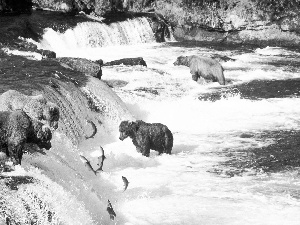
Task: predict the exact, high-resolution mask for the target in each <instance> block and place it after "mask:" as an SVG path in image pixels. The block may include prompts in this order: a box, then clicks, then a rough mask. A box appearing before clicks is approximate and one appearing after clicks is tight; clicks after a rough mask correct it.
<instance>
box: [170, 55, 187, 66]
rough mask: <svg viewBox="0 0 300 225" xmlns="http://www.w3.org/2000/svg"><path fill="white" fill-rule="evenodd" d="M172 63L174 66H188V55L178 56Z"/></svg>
mask: <svg viewBox="0 0 300 225" xmlns="http://www.w3.org/2000/svg"><path fill="white" fill-rule="evenodd" d="M173 64H174V66H180V65H183V66H189V59H188V56H179V57H178V58H177V59H176V61H175V62H174V63H173Z"/></svg>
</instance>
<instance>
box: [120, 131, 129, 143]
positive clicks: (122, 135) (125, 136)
mask: <svg viewBox="0 0 300 225" xmlns="http://www.w3.org/2000/svg"><path fill="white" fill-rule="evenodd" d="M125 138H127V135H126V134H125V132H121V131H120V137H119V139H120V140H121V141H123V140H124V139H125Z"/></svg>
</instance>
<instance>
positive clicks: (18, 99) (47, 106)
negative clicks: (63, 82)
mask: <svg viewBox="0 0 300 225" xmlns="http://www.w3.org/2000/svg"><path fill="white" fill-rule="evenodd" d="M18 109H20V110H23V111H24V112H25V113H26V114H27V115H28V116H29V117H30V118H31V119H32V120H38V121H40V122H41V123H43V124H46V125H49V126H50V127H51V128H53V129H57V128H58V120H59V109H58V107H57V106H56V105H55V104H54V103H52V102H48V101H47V100H46V98H44V97H43V95H36V96H28V95H24V94H22V93H20V92H18V91H15V90H9V91H6V92H4V93H3V94H2V95H1V96H0V111H14V110H18Z"/></svg>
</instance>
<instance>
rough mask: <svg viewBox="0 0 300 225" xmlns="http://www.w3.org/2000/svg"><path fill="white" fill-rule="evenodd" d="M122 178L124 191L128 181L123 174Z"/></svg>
mask: <svg viewBox="0 0 300 225" xmlns="http://www.w3.org/2000/svg"><path fill="white" fill-rule="evenodd" d="M122 180H123V182H124V190H123V192H124V191H126V189H127V187H128V184H129V181H128V180H127V178H126V177H124V176H122Z"/></svg>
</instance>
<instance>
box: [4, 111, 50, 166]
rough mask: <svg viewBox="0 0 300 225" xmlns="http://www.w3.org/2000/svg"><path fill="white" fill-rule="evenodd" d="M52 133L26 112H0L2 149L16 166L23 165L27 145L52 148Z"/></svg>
mask: <svg viewBox="0 0 300 225" xmlns="http://www.w3.org/2000/svg"><path fill="white" fill-rule="evenodd" d="M51 139H52V133H51V130H50V128H49V127H48V126H44V125H43V124H42V123H41V122H39V121H37V120H32V119H31V118H30V117H29V116H28V115H27V114H26V113H25V112H24V111H22V110H15V111H12V112H9V111H2V112H0V147H1V149H2V150H3V149H5V153H6V155H7V157H9V158H11V160H12V161H13V163H14V164H21V160H22V156H23V148H24V145H25V144H26V143H34V144H37V146H38V147H39V148H45V149H47V150H49V149H50V148H51V142H50V141H51Z"/></svg>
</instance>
